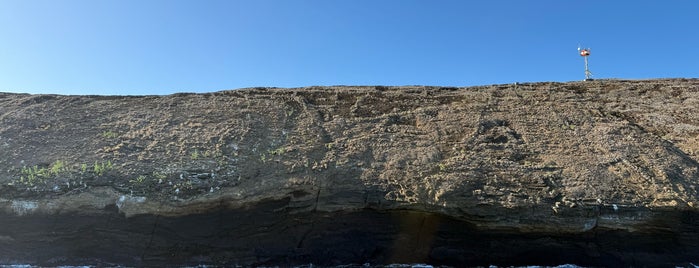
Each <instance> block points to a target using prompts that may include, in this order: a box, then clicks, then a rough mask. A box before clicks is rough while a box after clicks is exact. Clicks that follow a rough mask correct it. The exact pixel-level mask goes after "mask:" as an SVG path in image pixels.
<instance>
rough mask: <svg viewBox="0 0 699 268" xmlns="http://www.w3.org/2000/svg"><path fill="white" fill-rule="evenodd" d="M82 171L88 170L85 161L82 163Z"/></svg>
mask: <svg viewBox="0 0 699 268" xmlns="http://www.w3.org/2000/svg"><path fill="white" fill-rule="evenodd" d="M80 172H82V173H85V172H87V164H85V163H83V164H81V165H80Z"/></svg>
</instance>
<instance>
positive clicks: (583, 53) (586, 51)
mask: <svg viewBox="0 0 699 268" xmlns="http://www.w3.org/2000/svg"><path fill="white" fill-rule="evenodd" d="M578 52H580V56H582V57H583V58H585V81H592V78H590V77H591V76H592V72H590V69H589V68H588V67H587V57H588V56H590V49H589V48H583V49H581V48H580V46H578Z"/></svg>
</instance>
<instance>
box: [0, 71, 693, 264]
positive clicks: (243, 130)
mask: <svg viewBox="0 0 699 268" xmlns="http://www.w3.org/2000/svg"><path fill="white" fill-rule="evenodd" d="M698 87H699V81H697V80H688V79H668V80H643V81H622V80H603V81H588V82H571V83H531V84H514V85H492V86H482V87H471V88H444V87H311V88H299V89H277V88H252V89H243V90H233V91H222V92H216V93H208V94H175V95H169V96H59V95H26V94H0V149H1V150H0V193H1V194H2V196H1V197H0V211H2V212H3V213H4V217H3V220H2V221H0V226H3V228H1V229H0V249H2V250H1V251H0V262H24V263H42V264H47V265H54V264H55V265H60V264H81V263H84V262H88V263H101V264H107V263H109V264H124V265H147V264H153V265H155V264H171V265H177V264H196V263H210V264H240V265H255V264H264V265H278V264H292V263H293V264H301V263H304V262H312V263H320V264H326V265H331V264H343V263H345V264H346V263H363V262H370V263H374V264H381V263H391V262H429V263H435V264H448V265H456V266H460V265H487V264H502V265H534V264H557V263H566V262H568V263H570V262H575V261H578V262H577V264H582V265H584V264H589V265H617V264H620V265H624V264H625V265H651V266H652V265H667V264H682V263H686V262H689V261H695V262H699V260H693V259H692V256H699V254H694V253H696V248H697V244H698V243H697V241H696V238H695V237H698V236H697V235H696V234H697V233H698V232H697V229H698V228H697V227H696V226H697V216H696V215H697V211H698V209H697V204H698V203H697V202H698V201H697V198H698V197H699V195H698V194H697V185H698V184H699V183H698V182H699V164H698V163H697V160H698V159H699V158H698V157H699V156H698V155H697V153H699V138H698V137H699V135H698V134H699V117H698V116H697V114H696V112H695V111H696V110H697V108H699V90H697V88H698ZM71 219H73V220H71ZM81 221H83V223H80V222H81ZM51 222H52V223H51ZM30 223H34V224H30ZM49 223H51V224H49ZM415 226H419V228H418V227H415ZM89 236H96V237H99V239H97V240H95V242H93V243H88V244H86V245H85V246H80V245H78V244H82V243H83V242H85V241H86V239H87V237H89ZM471 238H474V239H475V238H477V239H478V240H479V241H481V240H482V241H485V242H484V243H474V242H473V241H472V240H471ZM615 239H616V240H619V239H624V240H627V241H631V242H633V243H636V244H629V245H623V244H620V243H619V242H616V241H615ZM145 241H147V242H145ZM506 241H510V242H506ZM634 241H635V242H634ZM78 242H81V243H78ZM486 242H487V243H486ZM631 242H630V243H631ZM134 243H135V244H136V245H138V246H133V245H134ZM73 244H75V246H73V247H70V246H68V245H73ZM338 244H342V245H345V246H343V247H338V246H333V245H338ZM653 244H656V245H664V246H665V248H664V249H662V250H656V251H653V250H652V245H653ZM129 245H132V246H129ZM524 248H530V249H531V250H528V251H527V250H524ZM52 249H53V250H52ZM110 251H111V252H114V254H115V255H114V256H115V257H113V258H109V257H107V256H110V255H108V254H107V252H110ZM505 251H506V252H510V253H504V252H505ZM576 251H577V253H576ZM38 252H40V253H38ZM319 252H324V253H319ZM554 253H555V254H556V256H559V257H551V256H552V254H554ZM168 254H170V255H168ZM527 256H529V257H527ZM536 256H541V257H536ZM547 256H548V258H549V259H548V260H547V259H546V258H545V257H547ZM324 257H325V258H324ZM694 258H696V257H694ZM498 260H499V261H498Z"/></svg>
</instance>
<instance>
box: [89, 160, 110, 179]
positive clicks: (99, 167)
mask: <svg viewBox="0 0 699 268" xmlns="http://www.w3.org/2000/svg"><path fill="white" fill-rule="evenodd" d="M112 168H113V166H112V161H111V160H108V161H107V162H104V161H102V162H101V163H100V162H97V161H95V165H94V166H93V169H92V170H93V171H94V172H95V174H96V175H97V176H102V175H104V173H105V172H107V171H110V170H112Z"/></svg>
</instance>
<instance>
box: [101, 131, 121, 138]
mask: <svg viewBox="0 0 699 268" xmlns="http://www.w3.org/2000/svg"><path fill="white" fill-rule="evenodd" d="M101 135H102V138H105V139H114V138H116V137H119V134H117V133H116V132H113V131H111V130H105V131H102V134H101Z"/></svg>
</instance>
